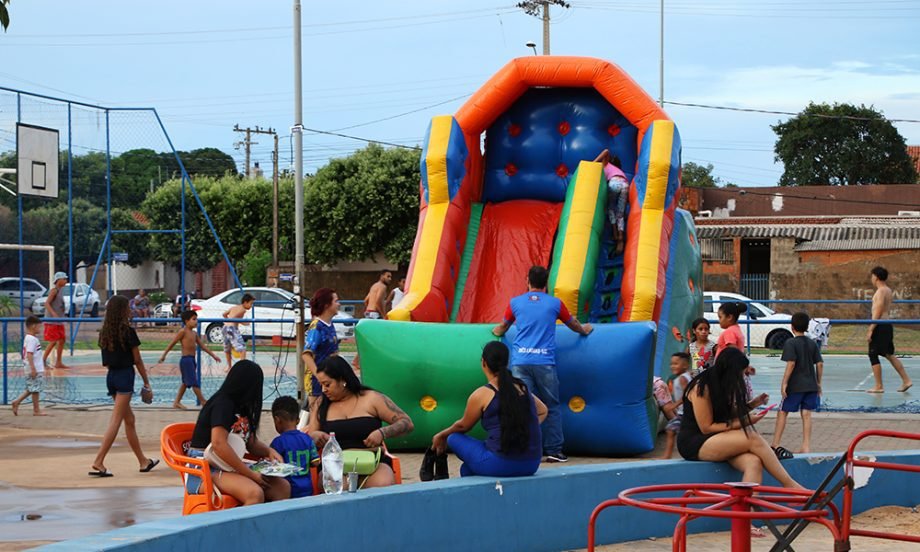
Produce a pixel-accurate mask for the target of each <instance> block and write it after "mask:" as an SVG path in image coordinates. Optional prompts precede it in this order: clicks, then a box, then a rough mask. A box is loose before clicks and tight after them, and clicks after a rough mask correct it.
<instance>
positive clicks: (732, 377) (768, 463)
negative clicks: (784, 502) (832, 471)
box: [677, 347, 802, 489]
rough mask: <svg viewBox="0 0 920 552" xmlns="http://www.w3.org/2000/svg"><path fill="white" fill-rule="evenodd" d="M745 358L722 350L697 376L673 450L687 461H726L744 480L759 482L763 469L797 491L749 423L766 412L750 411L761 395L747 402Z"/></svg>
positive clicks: (735, 351)
mask: <svg viewBox="0 0 920 552" xmlns="http://www.w3.org/2000/svg"><path fill="white" fill-rule="evenodd" d="M747 366H748V359H747V357H746V356H744V353H743V352H741V350H740V349H736V348H734V347H729V348H727V349H724V350H723V351H722V352H721V354H719V356H718V358H716V362H715V364H714V365H713V367H712V368H710V369H708V370H705V371H703V372H701V373H700V374H699V375H698V376H696V377H695V378H693V381H691V382H690V384H689V385H688V386H687V389H686V390H685V391H684V416H683V418H682V420H681V424H680V432H679V433H678V434H677V450H678V451H679V452H680V455H681V456H683V457H684V458H685V459H687V460H702V461H706V462H728V463H729V464H731V465H732V467H734V468H735V469H737V470H739V471H741V472H742V473H743V478H742V479H743V481H747V482H752V483H758V484H759V483H761V481H762V480H763V470H764V469H766V470H767V473H769V474H770V475H772V476H773V477H774V478H776V480H777V481H779V483H780V484H781V485H782V486H783V487H789V488H799V489H800V488H802V486H801V485H799V484H798V483H797V482H796V481H795V480H794V479H792V477H790V476H789V474H788V473H787V472H786V470H785V469H784V468H783V466H782V464H780V462H779V460H778V459H777V458H776V454H775V453H774V452H773V449H771V448H770V444H769V443H767V441H766V439H764V438H763V437H762V436H761V435H760V434H759V433H757V431H756V430H755V429H754V424H756V423H757V422H759V421H760V420H762V419H763V417H764V416H765V415H766V413H767V412H766V410H764V411H761V412H759V413H757V414H754V415H753V416H752V415H751V409H752V408H754V407H755V406H757V405H760V404H763V403H764V402H766V399H767V397H766V395H761V396H759V397H756V398H755V399H753V400H752V401H750V402H748V399H747V388H746V386H745V383H744V370H745V368H747Z"/></svg>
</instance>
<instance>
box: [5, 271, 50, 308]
mask: <svg viewBox="0 0 920 552" xmlns="http://www.w3.org/2000/svg"><path fill="white" fill-rule="evenodd" d="M19 280H20V279H19V278H0V296H4V297H9V298H10V299H12V300H13V304H14V306H15V307H16V308H17V309H18V308H19ZM46 291H48V288H46V287H45V286H43V285H42V284H41V283H40V282H39V281H38V280H33V279H32V278H22V304H23V305H24V306H25V307H26V308H29V307H30V306H31V305H32V302H33V301H35V300H36V299H38V298H39V297H41V296H42V295H44V294H45V292H46Z"/></svg>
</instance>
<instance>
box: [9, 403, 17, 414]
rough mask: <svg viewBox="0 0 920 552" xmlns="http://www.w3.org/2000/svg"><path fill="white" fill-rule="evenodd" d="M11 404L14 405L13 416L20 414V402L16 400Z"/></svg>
mask: <svg viewBox="0 0 920 552" xmlns="http://www.w3.org/2000/svg"><path fill="white" fill-rule="evenodd" d="M10 406H12V407H13V416H19V403H17V402H14V403H13V404H12V405H10Z"/></svg>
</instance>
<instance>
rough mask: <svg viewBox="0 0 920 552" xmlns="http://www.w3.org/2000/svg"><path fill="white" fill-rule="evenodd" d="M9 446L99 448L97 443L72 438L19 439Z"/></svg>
mask: <svg viewBox="0 0 920 552" xmlns="http://www.w3.org/2000/svg"><path fill="white" fill-rule="evenodd" d="M9 444H10V445H12V446H14V447H33V448H53V449H71V448H97V447H98V446H99V441H81V440H79V439H72V438H58V437H45V438H41V439H37V438H36V439H20V440H17V441H13V442H12V443H9Z"/></svg>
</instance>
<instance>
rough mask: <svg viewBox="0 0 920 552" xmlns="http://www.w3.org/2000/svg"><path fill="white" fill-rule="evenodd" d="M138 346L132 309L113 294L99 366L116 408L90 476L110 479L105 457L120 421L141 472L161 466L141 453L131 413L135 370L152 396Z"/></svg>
mask: <svg viewBox="0 0 920 552" xmlns="http://www.w3.org/2000/svg"><path fill="white" fill-rule="evenodd" d="M140 346H141V340H140V339H138V337H137V332H135V331H134V328H132V327H131V309H130V308H128V299H127V298H126V297H122V296H121V295H115V296H114V297H112V298H111V299H109V301H108V303H106V307H105V319H104V320H103V321H102V329H101V330H100V331H99V349H100V350H101V351H102V365H103V366H105V367H106V368H107V369H108V371H107V373H106V376H105V384H106V387H107V388H108V394H109V396H110V397H112V398H113V399H114V400H115V408H113V409H112V417H111V418H109V425H108V427H107V428H106V430H105V434H104V435H103V437H102V443H101V444H100V445H99V452H97V453H96V458H95V460H93V466H92V468H93V469H92V471H90V472H89V475H91V476H93V477H111V476H112V472H110V471H109V470H108V469H107V468H106V467H105V456H106V455H107V454H108V453H109V450H110V449H111V448H112V443H114V442H115V436H116V435H118V430H119V428H121V424H122V422H124V424H125V437H126V438H127V439H128V445H130V446H131V451H132V452H134V456H136V457H137V462H138V464H139V466H140V471H141V472H143V473H146V472H149V471H150V470H152V469H153V468H154V467H155V466H156V465H157V464H159V463H160V461H159V460H155V459H153V458H148V457H147V456H146V455H145V454H144V451H142V450H141V443H140V440H139V439H138V438H137V428H136V426H135V419H134V411H133V410H131V397H132V396H133V395H134V370H135V368H136V369H137V373H138V374H140V376H141V379H143V380H144V392H146V393H149V394H150V396H151V397H152V396H153V391H152V390H151V389H150V380H148V379H147V369H146V368H145V367H144V361H143V359H142V358H141V351H140Z"/></svg>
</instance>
